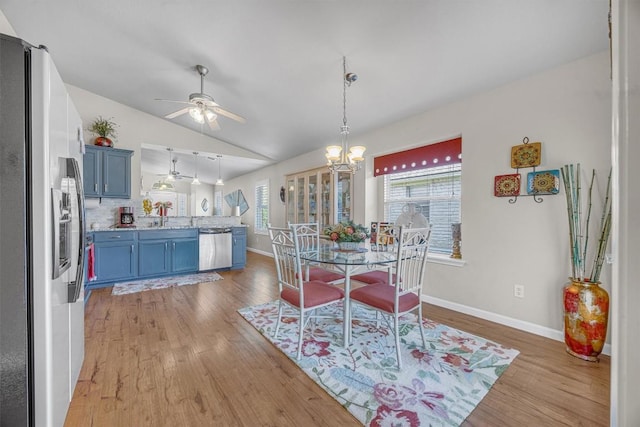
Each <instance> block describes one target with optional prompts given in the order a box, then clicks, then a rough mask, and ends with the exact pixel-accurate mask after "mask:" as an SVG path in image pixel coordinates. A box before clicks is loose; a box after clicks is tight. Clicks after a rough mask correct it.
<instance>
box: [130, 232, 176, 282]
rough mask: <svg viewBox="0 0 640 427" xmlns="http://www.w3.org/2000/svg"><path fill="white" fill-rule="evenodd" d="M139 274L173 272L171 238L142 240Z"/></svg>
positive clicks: (148, 274) (139, 250)
mask: <svg viewBox="0 0 640 427" xmlns="http://www.w3.org/2000/svg"><path fill="white" fill-rule="evenodd" d="M138 248H139V249H138V256H139V262H138V275H140V276H154V275H157V274H166V273H170V272H171V257H170V251H169V240H140V242H139V243H138Z"/></svg>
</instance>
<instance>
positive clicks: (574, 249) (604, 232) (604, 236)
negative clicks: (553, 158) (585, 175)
mask: <svg viewBox="0 0 640 427" xmlns="http://www.w3.org/2000/svg"><path fill="white" fill-rule="evenodd" d="M561 172H562V181H563V183H564V190H565V195H566V197H567V214H568V217H569V242H570V245H571V274H572V277H571V278H572V279H575V280H578V281H585V282H589V281H590V282H598V281H599V279H600V272H601V271H602V264H603V261H604V256H605V252H606V250H607V242H608V240H609V234H610V233H611V197H610V195H611V171H609V179H608V180H607V191H606V195H605V200H604V204H603V207H602V216H601V217H600V233H599V234H600V238H599V239H598V246H597V248H596V254H595V256H594V258H593V265H592V267H591V273H590V274H589V276H587V275H586V259H587V247H588V245H589V222H590V220H591V197H592V193H593V183H594V181H595V177H596V171H595V170H593V171H592V172H591V183H590V184H589V194H588V196H587V201H586V218H584V217H583V212H582V205H583V202H582V188H581V185H580V163H578V164H577V165H576V166H575V167H574V165H564V166H563V167H562V169H561Z"/></svg>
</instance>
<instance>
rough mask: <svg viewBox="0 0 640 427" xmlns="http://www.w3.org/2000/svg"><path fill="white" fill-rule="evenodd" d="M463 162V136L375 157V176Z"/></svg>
mask: <svg viewBox="0 0 640 427" xmlns="http://www.w3.org/2000/svg"><path fill="white" fill-rule="evenodd" d="M461 162H462V138H454V139H450V140H448V141H442V142H436V143H435V144H429V145H425V146H422V147H418V148H412V149H410V150H405V151H399V152H397V153H392V154H386V155H384V156H378V157H376V158H374V159H373V176H379V175H387V174H391V173H397V172H408V171H412V170H420V169H427V168H433V167H436V166H443V165H452V164H456V163H461Z"/></svg>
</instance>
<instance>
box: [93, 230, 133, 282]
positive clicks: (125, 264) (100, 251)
mask: <svg viewBox="0 0 640 427" xmlns="http://www.w3.org/2000/svg"><path fill="white" fill-rule="evenodd" d="M93 241H94V250H95V253H94V255H95V264H94V269H95V274H96V277H97V278H98V280H97V281H96V282H95V283H100V282H113V281H117V280H127V279H132V278H135V277H136V276H137V275H138V271H137V260H138V255H137V246H138V243H137V241H136V232H134V231H124V232H105V233H94V239H93Z"/></svg>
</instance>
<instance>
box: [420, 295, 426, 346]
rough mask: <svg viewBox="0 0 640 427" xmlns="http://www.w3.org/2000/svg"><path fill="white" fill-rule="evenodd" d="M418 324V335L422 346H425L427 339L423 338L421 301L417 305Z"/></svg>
mask: <svg viewBox="0 0 640 427" xmlns="http://www.w3.org/2000/svg"><path fill="white" fill-rule="evenodd" d="M418 325H419V326H420V335H421V336H422V348H423V349H425V348H427V340H425V339H424V325H423V321H422V303H420V305H419V306H418Z"/></svg>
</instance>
